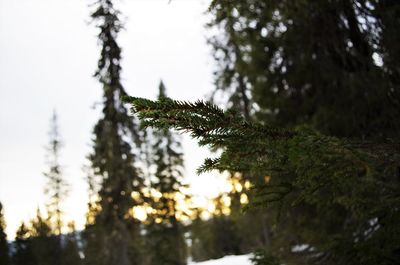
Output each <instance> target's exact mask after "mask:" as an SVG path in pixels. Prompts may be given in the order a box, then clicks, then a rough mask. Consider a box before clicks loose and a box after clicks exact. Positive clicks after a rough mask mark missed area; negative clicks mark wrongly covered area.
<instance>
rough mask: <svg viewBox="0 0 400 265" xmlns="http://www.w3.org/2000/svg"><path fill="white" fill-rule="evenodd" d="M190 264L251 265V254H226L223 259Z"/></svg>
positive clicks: (191, 263)
mask: <svg viewBox="0 0 400 265" xmlns="http://www.w3.org/2000/svg"><path fill="white" fill-rule="evenodd" d="M189 265H251V262H250V255H242V256H225V257H223V258H221V259H214V260H208V261H203V262H199V263H197V262H189Z"/></svg>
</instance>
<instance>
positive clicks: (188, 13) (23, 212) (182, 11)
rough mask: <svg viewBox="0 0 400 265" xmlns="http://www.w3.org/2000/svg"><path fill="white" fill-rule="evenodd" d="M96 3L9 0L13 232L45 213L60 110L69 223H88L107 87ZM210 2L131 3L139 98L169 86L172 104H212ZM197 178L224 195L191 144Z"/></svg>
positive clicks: (2, 1) (0, 130) (5, 143)
mask: <svg viewBox="0 0 400 265" xmlns="http://www.w3.org/2000/svg"><path fill="white" fill-rule="evenodd" d="M91 2H92V1H86V0H0V201H1V202H2V203H3V205H4V208H5V215H6V222H7V232H8V235H9V237H10V238H12V237H14V233H15V230H16V228H17V227H18V226H19V224H20V223H21V221H22V220H28V219H29V218H31V217H32V216H34V214H35V209H36V207H38V206H41V205H43V202H44V196H43V185H44V177H43V175H42V172H43V171H44V170H45V168H46V167H45V162H44V161H45V149H44V146H46V144H47V141H48V137H47V132H48V128H49V120H50V117H51V113H52V110H53V109H56V110H57V112H58V115H59V125H60V130H61V134H62V137H63V141H64V148H63V150H62V157H61V159H62V164H63V165H64V166H65V168H64V172H65V177H66V179H67V181H68V182H69V183H70V184H71V186H72V191H71V194H70V197H69V199H68V201H67V202H66V203H65V211H66V213H67V218H69V219H74V220H75V221H76V222H77V225H78V228H82V227H83V224H84V214H85V211H86V199H87V195H86V189H87V187H86V183H85V181H84V177H85V175H84V172H83V171H82V166H83V165H84V164H85V163H86V159H85V156H86V155H87V154H88V153H89V152H90V150H91V149H90V139H91V137H92V134H91V131H92V127H93V125H94V124H95V122H96V120H97V118H98V117H99V116H98V115H99V110H98V109H97V110H95V109H93V108H92V107H93V105H94V103H96V102H99V101H100V99H101V94H102V90H101V86H100V85H99V84H98V83H97V81H96V80H95V79H94V78H92V75H93V73H94V70H95V68H96V64H97V59H98V54H99V47H98V46H97V41H96V36H95V34H96V31H95V29H94V25H88V21H89V19H88V18H89V8H88V4H89V3H91ZM207 2H209V0H173V1H172V2H171V3H170V4H168V0H125V1H123V2H122V3H121V6H120V8H121V11H122V13H123V15H124V16H125V17H126V25H125V29H126V30H125V31H123V32H122V33H121V36H120V39H119V44H120V45H121V46H122V48H123V58H124V59H123V62H122V66H123V78H124V80H123V83H124V85H125V88H126V90H127V91H128V93H129V94H130V95H135V96H141V97H148V98H154V97H155V96H156V94H157V88H158V83H159V80H160V78H162V79H163V80H164V83H165V84H166V86H167V92H168V94H169V96H171V97H173V98H177V99H185V100H195V99H199V98H204V96H205V95H206V94H208V93H209V92H210V91H211V90H212V69H213V62H212V58H211V52H210V49H209V47H208V46H207V45H206V41H205V29H204V24H205V23H206V22H207V17H206V16H205V15H204V11H205V10H206V7H207ZM184 148H185V152H186V168H187V174H188V178H189V179H190V182H191V183H192V184H193V185H194V191H195V192H196V193H205V194H215V193H216V192H217V191H218V190H219V189H222V187H223V181H222V180H220V181H215V180H214V178H213V176H211V175H209V176H207V175H206V176H200V177H198V176H195V169H196V167H197V166H199V165H200V164H201V162H202V161H203V159H204V158H205V157H206V155H207V151H206V149H204V148H202V149H201V148H199V147H197V144H196V143H195V142H194V141H191V140H189V139H188V138H187V137H185V138H184Z"/></svg>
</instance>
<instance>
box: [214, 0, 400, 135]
mask: <svg viewBox="0 0 400 265" xmlns="http://www.w3.org/2000/svg"><path fill="white" fill-rule="evenodd" d="M398 10H399V3H398V2H396V1H365V0H357V1H350V0H335V1H329V2H326V1H318V2H315V1H279V2H276V1H275V2H274V1H256V0H246V1H240V0H234V1H213V3H212V5H211V7H210V11H211V15H212V17H213V21H212V22H211V25H212V26H213V27H216V28H218V29H219V32H218V34H217V35H215V36H214V37H213V38H212V39H211V43H212V45H213V48H214V49H215V50H216V52H215V54H216V56H217V59H218V62H219V65H220V67H219V68H218V69H217V71H216V80H217V81H218V80H224V82H217V83H218V84H219V86H218V87H221V89H222V90H225V91H227V95H228V96H229V97H230V98H237V97H240V93H239V92H238V91H236V90H229V86H230V85H231V84H232V83H235V78H236V77H237V76H242V77H243V78H244V80H245V83H246V85H245V86H246V88H247V89H248V92H249V93H250V98H251V99H252V100H253V101H254V102H255V103H256V106H257V108H256V109H257V113H256V116H257V118H258V119H259V120H260V121H262V122H268V123H271V122H273V123H275V124H277V125H279V126H295V125H297V124H303V123H307V124H310V125H312V126H313V127H314V128H316V129H318V130H320V131H322V132H324V133H326V134H329V135H335V136H341V137H342V136H343V137H360V136H362V137H364V138H365V137H369V138H374V137H380V136H383V137H392V136H395V135H396V134H397V133H398V131H399V128H400V124H399V122H398V119H396V118H395V117H396V116H399V114H400V113H399V109H400V108H399V107H398V106H399V93H398V86H399V79H397V78H396V77H395V76H398V70H395V69H398V61H399V60H397V59H398V48H396V47H397V46H396V45H393V43H396V38H395V37H393V36H397V35H398V34H396V33H397V30H398V24H399V21H398V19H396V14H398ZM232 28H233V30H232ZM389 32H390V33H389ZM235 45H236V46H238V48H237V49H235ZM236 51H240V52H239V53H238V52H236ZM389 54H390V55H389ZM377 58H378V61H382V65H380V63H379V62H378V63H377ZM382 105H384V106H385V108H382V107H381V106H382Z"/></svg>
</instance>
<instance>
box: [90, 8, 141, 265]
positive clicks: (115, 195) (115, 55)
mask: <svg viewBox="0 0 400 265" xmlns="http://www.w3.org/2000/svg"><path fill="white" fill-rule="evenodd" d="M92 19H93V21H94V23H96V26H97V27H98V29H99V34H98V40H99V43H100V46H101V52H100V59H99V61H98V69H97V71H96V73H95V77H96V78H97V79H98V80H99V82H100V83H101V85H102V86H103V109H102V117H101V118H100V120H99V121H98V122H97V124H96V125H95V127H94V131H93V134H94V138H93V151H92V153H91V154H90V155H89V160H90V162H91V168H92V170H93V175H94V176H97V177H99V178H100V183H99V186H100V188H99V192H98V199H99V200H98V202H97V207H95V208H96V209H99V210H98V211H96V213H95V217H94V220H93V224H88V226H87V228H86V231H85V233H86V235H85V240H86V249H85V259H86V263H87V264H106V265H113V264H118V265H131V264H140V263H139V262H140V261H139V255H138V252H137V249H136V248H137V247H138V245H139V243H138V242H139V238H140V235H139V227H138V224H137V223H136V221H135V220H134V219H133V216H132V214H131V211H130V210H131V209H132V207H134V206H135V205H138V204H139V203H140V201H137V200H134V199H133V198H132V196H131V194H132V192H133V191H137V192H139V193H140V192H141V190H142V188H143V179H142V177H141V175H140V174H139V171H138V170H137V168H135V166H134V163H135V162H136V161H137V158H136V157H135V155H134V153H133V150H132V149H133V148H135V147H137V146H139V144H140V137H139V135H138V133H137V129H136V125H135V122H134V120H133V119H132V118H131V117H129V116H128V112H127V109H126V108H125V106H124V105H123V103H122V101H121V97H122V96H124V95H126V92H125V90H124V88H123V86H122V84H121V81H120V72H121V65H120V63H121V49H120V47H119V46H118V44H117V41H116V40H117V35H118V33H119V32H120V30H121V28H122V23H121V21H120V20H119V11H118V10H116V9H115V8H114V6H113V3H112V1H110V0H99V1H97V2H96V3H95V10H94V12H93V13H92ZM93 209H94V208H93V207H92V210H93Z"/></svg>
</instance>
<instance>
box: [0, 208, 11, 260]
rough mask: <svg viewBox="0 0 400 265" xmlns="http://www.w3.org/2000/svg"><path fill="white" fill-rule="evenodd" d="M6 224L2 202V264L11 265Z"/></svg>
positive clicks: (0, 217) (0, 230)
mask: <svg viewBox="0 0 400 265" xmlns="http://www.w3.org/2000/svg"><path fill="white" fill-rule="evenodd" d="M5 230H6V222H5V220H4V211H3V205H2V204H1V202H0V264H2V265H9V264H10V253H9V247H8V242H7V234H6V231H5Z"/></svg>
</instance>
